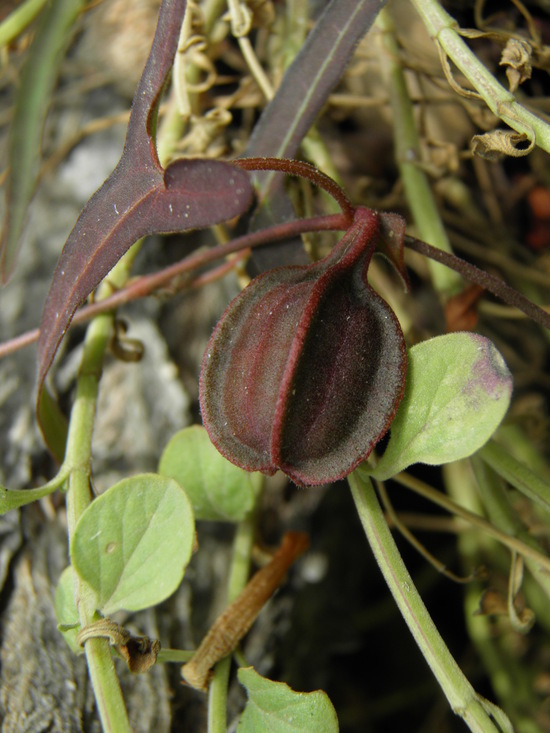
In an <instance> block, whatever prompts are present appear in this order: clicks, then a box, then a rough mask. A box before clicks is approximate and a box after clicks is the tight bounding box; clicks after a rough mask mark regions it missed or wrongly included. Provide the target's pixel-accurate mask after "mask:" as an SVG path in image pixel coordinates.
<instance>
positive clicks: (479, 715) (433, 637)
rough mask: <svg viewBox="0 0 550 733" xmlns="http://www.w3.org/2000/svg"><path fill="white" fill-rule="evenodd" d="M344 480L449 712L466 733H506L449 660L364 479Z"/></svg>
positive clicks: (502, 718) (506, 726)
mask: <svg viewBox="0 0 550 733" xmlns="http://www.w3.org/2000/svg"><path fill="white" fill-rule="evenodd" d="M348 482H349V485H350V487H351V493H352V496H353V500H354V502H355V506H356V508H357V512H358V514H359V518H360V520H361V524H362V525H363V529H364V530H365V534H366V535H367V539H368V541H369V544H370V546H371V549H372V551H373V553H374V556H375V558H376V561H377V562H378V565H379V567H380V570H381V571H382V574H383V575H384V578H385V580H386V583H387V584H388V587H389V589H390V591H391V593H392V595H393V597H394V600H395V602H396V603H397V606H398V608H399V610H400V611H401V613H402V614H403V618H404V619H405V622H406V624H407V626H408V627H409V630H410V631H411V633H412V635H413V637H414V639H415V641H416V643H417V644H418V646H419V648H420V650H421V651H422V654H423V655H424V657H425V659H426V661H427V662H428V664H429V665H430V668H431V670H432V672H433V673H434V675H435V677H436V679H437V681H438V682H439V684H440V685H441V688H442V690H443V692H444V693H445V696H446V697H447V700H448V701H449V704H450V706H451V708H452V710H453V711H454V712H455V713H456V714H457V715H459V716H460V717H461V718H462V719H463V720H464V722H465V723H466V724H467V725H468V727H469V728H470V730H472V731H476V732H479V733H497V732H498V731H499V730H500V731H506V733H512V731H513V729H512V725H511V723H510V721H509V720H508V718H507V716H506V715H505V714H504V712H503V711H502V710H501V709H500V708H498V707H497V706H496V705H494V704H492V703H490V702H488V701H487V700H484V699H483V698H482V697H480V696H479V695H478V694H477V693H476V692H475V690H474V689H473V687H472V686H471V684H470V683H469V681H468V680H467V679H466V677H465V676H464V674H463V673H462V671H461V669H460V667H459V666H458V664H457V663H456V662H455V660H454V659H453V657H452V656H451V653H450V652H449V650H448V648H447V646H446V644H445V642H444V641H443V639H442V638H441V635H440V634H439V631H438V630H437V628H436V626H435V624H434V622H433V621H432V619H431V617H430V615H429V613H428V611H427V609H426V606H425V605H424V603H423V601H422V599H421V597H420V595H419V593H418V591H417V590H416V588H415V586H414V583H413V581H412V578H411V576H410V575H409V572H408V571H407V568H406V567H405V564H404V563H403V560H402V558H401V555H400V554H399V550H398V549H397V545H396V544H395V542H394V539H393V537H392V534H391V532H390V529H389V527H388V524H387V522H386V520H385V518H384V514H383V512H382V509H381V507H380V504H379V502H378V499H377V497H376V494H375V491H374V487H373V485H372V483H371V481H370V479H369V478H368V477H367V476H365V475H364V474H362V473H361V472H360V471H354V472H353V473H352V474H350V475H349V476H348ZM495 721H496V724H495Z"/></svg>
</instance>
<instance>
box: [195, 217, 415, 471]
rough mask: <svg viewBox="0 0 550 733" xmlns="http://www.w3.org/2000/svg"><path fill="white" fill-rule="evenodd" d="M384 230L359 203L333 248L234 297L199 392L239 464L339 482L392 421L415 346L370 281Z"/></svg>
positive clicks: (207, 417)
mask: <svg viewBox="0 0 550 733" xmlns="http://www.w3.org/2000/svg"><path fill="white" fill-rule="evenodd" d="M379 236H380V216H379V215H378V214H377V213H376V212H374V211H372V210H369V209H364V208H358V209H357V210H356V212H355V216H354V221H353V223H352V225H351V227H350V228H349V230H348V231H347V233H346V234H345V235H344V237H343V238H342V239H341V240H340V242H339V243H338V244H337V245H336V246H335V247H334V249H333V250H332V252H331V253H330V254H329V255H328V257H326V258H325V259H323V260H321V261H319V262H315V263H314V264H312V265H308V266H305V267H281V268H278V269H275V270H271V271H269V272H267V273H264V274H263V275H260V276H259V277H257V278H255V279H254V280H253V281H252V282H251V283H250V285H249V286H248V287H247V288H245V289H244V290H243V292H242V293H240V295H238V296H237V297H236V298H235V299H234V300H233V301H232V302H231V303H230V305H229V307H228V308H227V310H226V311H225V313H224V315H223V316H222V318H221V319H220V322H219V323H218V325H217V327H216V329H215V330H214V333H213V334H212V338H211V339H210V343H209V344H208V348H207V350H206V353H205V356H204V361H203V365H202V371H201V383H200V401H201V411H202V416H203V421H204V424H205V427H206V429H207V430H208V433H209V435H210V438H211V440H212V442H213V443H214V445H215V446H216V447H217V448H218V450H219V451H220V453H222V454H223V455H224V456H225V457H226V458H228V459H229V460H230V461H232V462H233V463H236V464H237V465H239V466H241V467H242V468H245V469H247V470H250V471H263V472H264V473H267V474H272V473H274V472H275V471H276V470H277V469H281V470H282V471H284V472H285V473H286V474H287V475H288V476H289V477H290V478H291V479H292V480H293V481H295V482H296V483H297V484H302V485H315V484H322V483H328V482H330V481H335V480H337V479H340V478H343V477H344V476H346V475H347V474H348V473H350V471H352V470H353V469H354V468H355V467H356V466H357V465H358V464H359V463H360V462H361V461H363V460H365V458H367V456H368V455H369V454H370V452H371V451H372V448H373V447H374V445H375V444H376V442H377V441H378V440H379V439H380V438H381V437H382V436H383V435H384V433H385V432H386V431H387V430H388V427H389V425H390V423H391V420H392V419H393V417H394V415H395V412H396V410H397V407H398V405H399V402H400V401H401V398H402V396H403V389H404V384H405V371H406V355H405V343H404V339H403V333H402V331H401V328H400V326H399V323H398V321H397V318H396V317H395V314H394V313H393V311H392V310H391V308H390V307H389V306H388V304H387V303H386V302H385V301H384V300H382V298H381V297H380V296H379V295H378V294H377V293H375V292H374V290H373V289H372V288H371V287H370V286H369V285H368V283H367V269H368V265H369V263H370V260H371V257H372V254H373V252H374V249H375V247H376V244H377V242H378V239H379Z"/></svg>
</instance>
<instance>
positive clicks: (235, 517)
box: [159, 425, 260, 522]
mask: <svg viewBox="0 0 550 733" xmlns="http://www.w3.org/2000/svg"><path fill="white" fill-rule="evenodd" d="M159 473H161V474H162V475H163V476H170V478H173V479H175V480H176V481H177V482H178V484H179V485H180V486H181V487H182V488H183V489H184V490H185V493H186V494H187V496H188V497H189V499H190V500H191V504H192V505H193V511H194V513H195V517H196V518H197V519H210V520H214V521H216V520H217V521H229V522H240V521H241V520H242V519H243V518H244V517H245V516H246V515H247V514H248V512H249V511H250V510H251V509H252V507H253V506H254V501H255V498H256V495H257V489H258V486H257V483H258V479H259V478H260V477H259V474H251V473H249V472H247V471H243V469H242V468H238V466H234V465H233V464H232V463H230V462H229V461H228V460H226V459H225V458H224V457H223V456H222V455H220V453H218V451H217V450H216V449H215V448H214V446H213V445H212V443H211V442H210V438H209V437H208V433H207V432H206V430H205V429H204V428H203V427H201V426H200V425H192V426H191V427H189V428H184V429H183V430H180V431H179V433H176V435H174V437H173V438H172V439H171V440H170V442H169V443H168V445H167V446H166V448H165V449H164V452H163V454H162V456H161V459H160V463H159Z"/></svg>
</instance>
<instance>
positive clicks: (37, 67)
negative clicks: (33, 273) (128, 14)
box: [0, 0, 85, 280]
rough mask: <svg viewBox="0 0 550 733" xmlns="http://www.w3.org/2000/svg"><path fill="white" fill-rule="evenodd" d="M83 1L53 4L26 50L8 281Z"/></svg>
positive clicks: (15, 137)
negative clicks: (50, 108) (61, 71)
mask: <svg viewBox="0 0 550 733" xmlns="http://www.w3.org/2000/svg"><path fill="white" fill-rule="evenodd" d="M84 5H85V0H55V2H50V3H49V4H48V5H47V6H46V8H45V9H44V13H42V15H41V17H40V23H39V26H38V29H37V31H36V35H35V37H34V40H33V42H32V45H31V47H30V49H29V51H28V54H27V57H26V59H25V63H24V66H23V68H22V70H21V78H20V81H19V85H18V90H17V94H16V99H15V109H14V115H13V120H12V122H11V125H10V140H9V145H8V167H9V175H8V179H7V182H6V204H7V212H8V213H7V216H6V220H5V222H4V230H3V232H2V239H1V242H0V268H1V275H2V279H3V280H7V278H8V276H9V275H10V274H11V271H12V270H13V267H14V265H15V258H16V254H17V250H18V247H19V244H20V241H21V234H22V231H23V227H24V224H25V220H26V216H27V207H28V205H29V202H30V200H31V198H32V195H33V193H34V189H35V187H36V175H37V170H38V163H39V159H40V143H41V137H42V128H43V124H44V119H45V117H46V112H47V109H48V105H49V103H50V99H51V96H52V93H53V88H54V85H55V81H56V79H57V73H58V69H59V65H60V63H61V60H62V59H63V55H64V53H65V49H66V48H67V45H68V43H69V40H70V38H71V30H72V28H73V25H74V23H75V21H76V19H77V18H78V16H79V15H80V13H81V11H82V9H83V7H84Z"/></svg>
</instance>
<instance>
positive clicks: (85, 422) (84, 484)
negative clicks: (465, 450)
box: [63, 243, 139, 733]
mask: <svg viewBox="0 0 550 733" xmlns="http://www.w3.org/2000/svg"><path fill="white" fill-rule="evenodd" d="M138 248H139V243H137V244H136V245H134V247H133V248H132V249H130V250H129V251H128V252H127V253H126V255H124V257H122V259H121V260H120V261H119V262H118V263H117V265H116V267H115V268H114V269H113V271H112V272H111V274H110V278H109V282H108V283H104V284H103V285H102V286H101V287H100V288H99V291H98V294H97V297H98V299H101V298H102V297H105V296H106V295H107V294H109V293H110V292H111V289H112V288H116V287H117V285H122V284H124V283H125V282H126V280H127V279H128V276H129V272H130V268H131V264H132V262H133V259H134V257H135V255H136V252H137V249H138ZM113 320H114V316H113V314H102V315H100V316H97V317H96V318H95V319H94V320H93V322H92V323H91V324H90V326H89V327H88V330H87V332H86V338H85V341H84V353H83V356H82V362H81V366H80V371H79V374H78V378H77V386H76V398H75V402H74V405H73V408H72V410H71V417H70V422H69V431H68V436H67V449H66V453H65V461H64V464H63V466H64V467H65V468H68V470H69V471H70V475H69V488H68V491H67V525H68V534H69V546H70V545H71V542H72V538H73V535H74V531H75V527H76V525H77V523H78V520H79V518H80V517H81V516H82V514H83V512H84V511H85V510H86V508H87V507H88V506H89V504H90V503H91V501H92V492H91V488H90V471H91V455H92V433H93V426H94V421H95V411H96V404H97V397H98V390H99V380H100V377H101V372H102V368H103V359H104V356H105V352H106V350H107V347H108V345H109V341H110V339H111V334H112V327H113ZM74 575H75V601H76V607H77V609H78V614H79V618H80V625H81V627H82V628H85V627H86V626H88V625H89V624H90V623H92V622H93V621H95V620H97V613H96V602H95V596H94V594H93V592H92V591H91V589H90V588H89V587H88V586H87V584H86V583H84V582H83V581H81V580H80V578H79V577H78V575H77V574H76V573H75V574H74ZM84 648H85V652H86V661H87V663H88V669H89V672H90V678H91V680H92V685H93V689H94V694H95V698H96V703H97V708H98V712H99V716H100V719H101V723H102V726H103V730H104V731H105V732H106V733H107V732H109V733H111V732H112V733H126V732H127V733H130V725H129V723H128V716H127V714H126V708H125V705H124V699H123V697H122V692H121V690H120V686H119V684H118V678H117V676H116V671H115V667H114V663H113V659H112V655H111V650H110V647H109V642H108V641H107V640H106V639H101V638H93V639H89V640H88V641H87V642H86V644H85V647H84Z"/></svg>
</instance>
